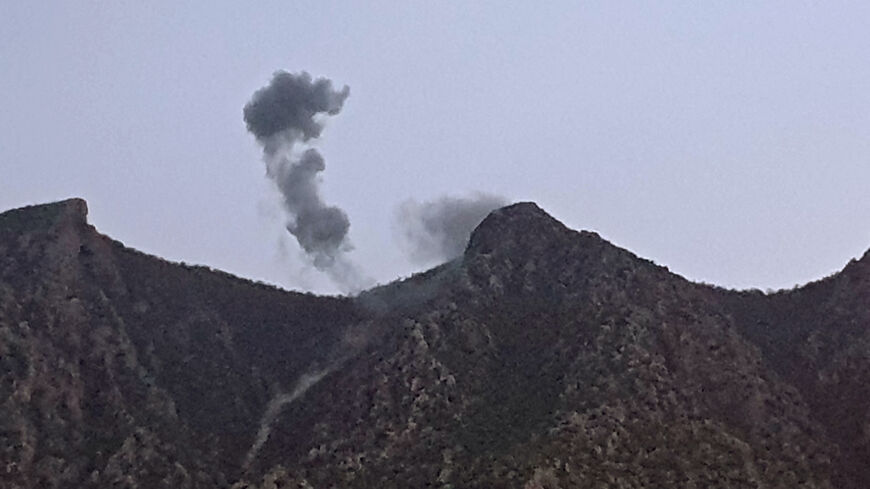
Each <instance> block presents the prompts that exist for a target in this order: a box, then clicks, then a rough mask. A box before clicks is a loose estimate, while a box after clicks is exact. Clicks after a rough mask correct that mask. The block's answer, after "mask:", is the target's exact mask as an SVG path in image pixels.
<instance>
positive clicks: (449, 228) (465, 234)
mask: <svg viewBox="0 0 870 489" xmlns="http://www.w3.org/2000/svg"><path fill="white" fill-rule="evenodd" d="M505 205H507V200H506V199H505V198H504V197H500V196H497V195H491V194H477V195H475V196H472V197H467V198H458V197H442V198H440V199H438V200H435V201H431V202H422V203H421V202H417V201H415V200H407V201H405V202H403V203H402V204H401V205H400V206H399V208H398V209H397V211H396V223H397V228H398V231H399V234H400V237H401V239H402V242H403V243H402V244H403V245H404V247H405V251H406V252H407V253H408V256H409V257H410V258H411V260H412V261H414V262H416V263H424V264H430V263H435V262H443V261H448V260H452V259H453V258H456V257H458V256H459V255H461V254H462V252H463V251H465V246H466V245H467V244H468V238H469V236H471V232H472V231H474V228H475V227H477V225H478V224H480V222H481V221H483V219H484V218H485V217H486V216H487V215H489V213H490V212H492V211H493V210H495V209H498V208H499V207H503V206H505Z"/></svg>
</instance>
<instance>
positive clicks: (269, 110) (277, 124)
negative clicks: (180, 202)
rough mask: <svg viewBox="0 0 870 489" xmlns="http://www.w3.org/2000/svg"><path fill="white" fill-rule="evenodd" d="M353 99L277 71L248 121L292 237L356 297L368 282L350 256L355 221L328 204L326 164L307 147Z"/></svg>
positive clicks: (319, 82)
mask: <svg viewBox="0 0 870 489" xmlns="http://www.w3.org/2000/svg"><path fill="white" fill-rule="evenodd" d="M348 95H350V88H349V87H347V86H346V85H345V86H344V87H343V88H342V89H341V90H336V89H334V88H333V86H332V82H331V81H330V80H328V79H326V78H318V79H316V80H315V79H312V78H311V75H309V74H308V73H306V72H304V71H303V72H301V73H299V74H293V73H287V72H286V71H278V72H276V73H275V74H274V75H273V77H272V80H271V82H270V83H269V85H267V86H265V87H263V88H261V89H259V90H257V91H256V92H255V93H254V95H253V97H252V98H251V101H250V102H248V103H247V105H245V108H244V119H245V123H246V124H247V127H248V131H249V132H250V133H251V134H253V135H254V137H255V138H256V139H257V142H259V143H260V144H261V145H262V146H263V160H264V161H265V162H266V175H267V176H268V177H269V178H270V179H271V180H272V181H273V182H274V183H275V185H276V187H277V188H278V190H279V191H280V192H281V195H282V198H283V206H284V209H285V210H286V211H287V214H288V217H289V220H288V223H287V231H289V232H290V234H292V235H293V236H294V237H295V238H296V241H297V242H298V243H299V246H301V247H302V249H303V250H304V251H305V253H306V254H307V255H308V257H309V258H310V259H311V262H312V263H313V264H314V266H315V267H316V268H317V269H318V270H322V271H324V272H326V273H327V274H328V275H329V277H330V278H331V279H332V280H333V281H334V282H336V284H337V285H339V286H340V287H342V289H344V291H345V292H357V291H359V290H360V289H362V288H363V285H364V283H365V280H363V279H362V277H361V275H360V273H359V271H358V270H357V268H356V267H355V266H354V265H353V264H352V263H351V262H349V261H348V259H347V257H346V255H345V253H346V252H348V251H350V250H351V249H352V247H351V245H350V242H349V241H348V239H347V234H348V230H349V228H350V221H349V220H348V217H347V214H346V213H345V212H344V211H343V210H342V209H340V208H338V207H336V206H330V205H327V204H326V203H325V202H323V199H322V198H321V196H320V189H319V180H318V176H319V174H320V173H321V172H323V171H324V170H325V169H326V162H325V160H324V159H323V156H322V155H321V154H320V152H318V151H317V150H316V149H314V148H310V147H307V145H306V143H308V142H309V141H311V140H312V139H317V138H318V137H320V133H321V132H322V131H323V123H324V119H325V118H326V116H333V115H336V114H338V113H339V112H341V108H342V106H343V105H344V101H345V100H346V99H347V97H348Z"/></svg>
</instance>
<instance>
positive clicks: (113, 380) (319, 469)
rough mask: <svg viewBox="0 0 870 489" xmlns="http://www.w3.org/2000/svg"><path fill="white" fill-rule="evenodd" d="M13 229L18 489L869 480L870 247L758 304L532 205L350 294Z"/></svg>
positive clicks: (6, 442)
mask: <svg viewBox="0 0 870 489" xmlns="http://www.w3.org/2000/svg"><path fill="white" fill-rule="evenodd" d="M86 214H87V207H86V205H85V203H84V201H82V200H78V199H73V200H68V201H64V202H59V203H54V204H48V205H41V206H34V207H27V208H23V209H18V210H13V211H9V212H6V213H3V214H0V369H2V370H0V487H3V488H7V487H8V488H48V487H59V488H60V487H62V488H66V487H76V488H78V487H85V488H102V487H129V488H137V487H138V488H160V487H165V488H212V487H235V488H243V487H249V488H258V489H266V488H276V487H312V488H318V489H320V488H327V487H375V488H381V487H414V488H417V487H439V488H489V487H505V488H523V489H533V488H550V489H552V488H569V487H633V488H640V487H728V488H731V487H735V488H736V487H746V488H750V487H751V488H756V487H782V488H786V487H787V488H793V487H806V488H816V487H820V488H821V487H824V488H856V489H857V488H866V487H870V469H868V467H870V387H868V386H870V253H868V254H866V255H864V257H863V258H862V259H861V260H857V261H852V262H851V263H849V264H848V265H847V266H846V267H845V269H844V270H843V271H842V272H840V273H838V274H836V275H834V276H831V277H828V278H826V279H823V280H820V281H818V282H814V283H811V284H808V285H806V286H804V287H801V288H799V289H796V290H792V291H781V292H778V293H774V294H763V293H761V292H758V291H742V292H738V291H729V290H724V289H721V288H717V287H712V286H708V285H703V284H696V283H692V282H689V281H687V280H685V279H683V278H682V277H680V276H677V275H675V274H672V273H670V272H669V271H668V270H667V269H666V268H664V267H660V266H657V265H655V264H654V263H652V262H650V261H648V260H643V259H641V258H638V257H636V256H635V255H633V254H632V253H630V252H628V251H626V250H624V249H621V248H618V247H616V246H614V245H612V244H610V243H608V242H607V241H605V240H603V239H602V238H600V237H599V236H598V235H597V234H595V233H590V232H576V231H572V230H570V229H568V228H566V227H565V226H563V225H562V224H561V223H559V222H558V221H556V220H555V219H553V218H552V217H550V216H549V215H547V214H546V213H545V212H544V211H542V210H541V209H540V208H538V207H537V206H536V205H534V204H531V203H521V204H515V205H512V206H509V207H505V208H503V209H500V210H497V211H495V212H493V213H492V214H490V216H489V217H487V218H486V219H485V220H484V222H483V223H481V224H480V226H479V227H478V228H477V229H476V230H475V231H474V233H473V234H472V236H471V239H470V241H469V244H468V247H467V249H466V251H465V253H464V255H463V256H462V257H461V258H460V259H458V260H456V261H453V262H450V263H447V264H444V265H442V266H440V267H437V268H434V269H432V270H429V271H427V272H424V273H421V274H418V275H416V276H414V277H411V278H409V279H407V280H404V281H401V282H396V283H392V284H389V285H386V286H382V287H378V288H375V289H372V290H369V291H367V292H364V293H363V294H361V295H360V296H359V297H356V298H353V299H349V298H334V297H318V296H314V295H310V294H299V293H294V292H286V291H282V290H279V289H277V288H274V287H270V286H267V285H263V284H258V283H253V282H250V281H247V280H243V279H239V278H236V277H233V276H231V275H228V274H226V273H222V272H218V271H213V270H210V269H207V268H203V267H192V266H187V265H180V264H173V263H169V262H166V261H163V260H161V259H159V258H155V257H151V256H147V255H144V254H142V253H139V252H137V251H134V250H131V249H129V248H125V247H124V246H123V245H122V244H120V243H118V242H116V241H113V240H111V239H110V238H108V237H105V236H103V235H100V234H99V233H97V232H96V231H95V230H94V229H93V227H91V226H90V225H88V223H87V221H86Z"/></svg>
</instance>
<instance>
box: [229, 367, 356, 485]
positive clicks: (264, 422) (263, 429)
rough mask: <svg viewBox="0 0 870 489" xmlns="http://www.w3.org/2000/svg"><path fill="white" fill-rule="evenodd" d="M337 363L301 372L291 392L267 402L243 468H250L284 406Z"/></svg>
mask: <svg viewBox="0 0 870 489" xmlns="http://www.w3.org/2000/svg"><path fill="white" fill-rule="evenodd" d="M339 364H340V362H335V363H334V364H332V365H330V366H328V367H326V368H324V369H321V370H315V371H313V372H306V373H304V374H302V375H301V376H300V377H299V380H297V381H296V386H295V387H294V388H293V391H292V392H290V393H283V394H279V395H277V396H275V397H274V398H273V399H272V400H271V401H269V404H268V405H267V406H266V412H265V413H264V414H263V417H262V418H261V419H260V429H259V430H258V431H257V438H256V439H255V440H254V444H253V445H252V446H251V448H250V449H249V450H248V453H247V454H246V455H245V461H244V463H243V464H242V468H243V469H244V470H247V469H248V468H250V466H251V463H253V461H254V458H255V457H256V456H257V453H259V452H260V449H261V448H263V445H264V444H265V443H266V441H267V440H268V439H269V435H270V434H271V433H272V426H273V425H274V424H275V420H276V419H277V418H278V415H279V414H281V411H283V410H284V407H285V406H287V405H288V404H291V403H292V402H294V401H296V400H297V399H299V398H300V397H302V396H303V395H304V394H305V392H306V391H307V390H308V389H310V388H311V387H312V386H313V385H315V384H317V383H318V382H320V381H321V380H322V379H323V378H324V377H326V376H327V375H329V374H330V373H331V372H332V371H333V370H335V369H336V368H337V367H338V366H339Z"/></svg>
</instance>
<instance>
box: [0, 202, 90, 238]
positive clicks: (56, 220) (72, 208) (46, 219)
mask: <svg viewBox="0 0 870 489" xmlns="http://www.w3.org/2000/svg"><path fill="white" fill-rule="evenodd" d="M87 222H88V204H87V202H85V201H84V199H80V198H77V197H74V198H70V199H65V200H60V201H57V202H51V203H48V204H38V205H31V206H27V207H21V208H18V209H12V210H10V211H6V212H3V213H0V232H7V231H11V232H23V231H33V230H37V229H47V228H50V227H62V226H69V225H72V226H81V225H86V224H87Z"/></svg>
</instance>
